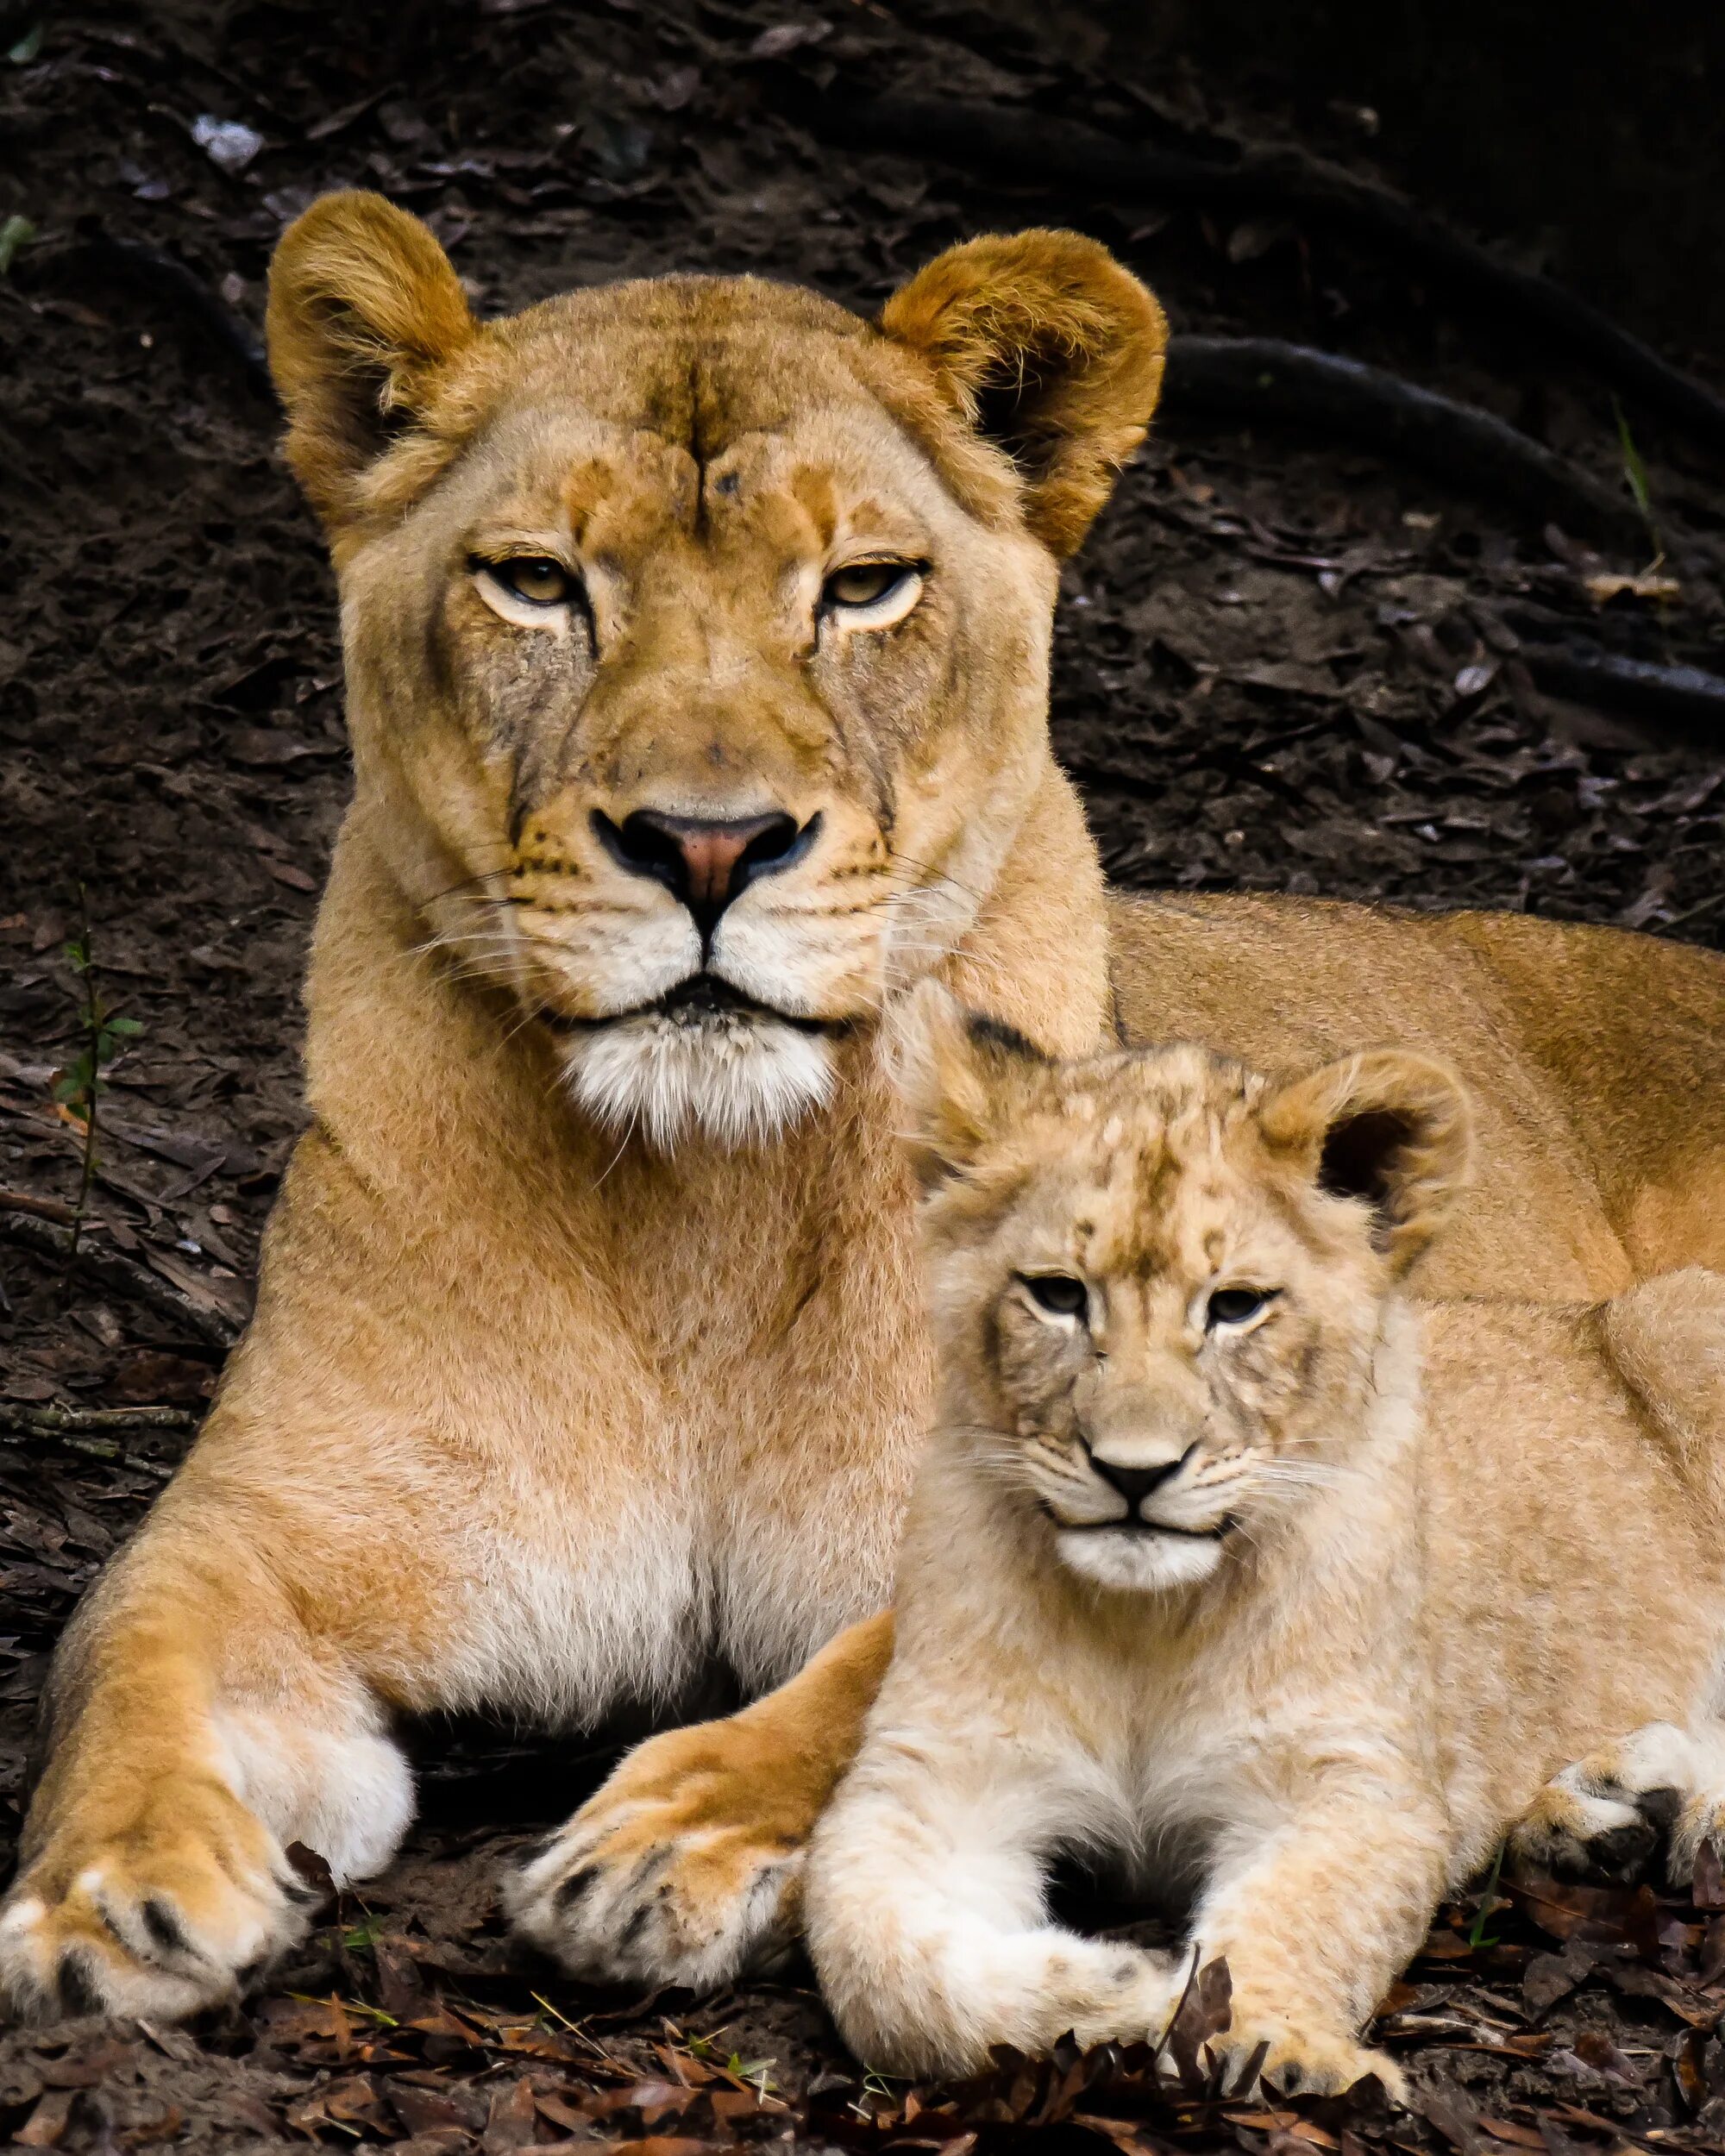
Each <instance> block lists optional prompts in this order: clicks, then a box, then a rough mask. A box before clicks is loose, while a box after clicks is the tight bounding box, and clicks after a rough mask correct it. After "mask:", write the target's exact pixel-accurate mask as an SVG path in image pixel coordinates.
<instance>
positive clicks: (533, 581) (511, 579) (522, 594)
mask: <svg viewBox="0 0 1725 2156" xmlns="http://www.w3.org/2000/svg"><path fill="white" fill-rule="evenodd" d="M485 568H486V574H487V575H488V576H491V577H492V578H494V579H495V580H496V581H497V582H498V583H499V584H500V585H502V586H503V588H504V589H505V591H506V592H514V594H515V596H516V598H517V599H525V600H526V601H527V603H528V605H530V606H561V605H563V604H564V602H565V601H566V600H567V599H568V598H569V597H570V595H571V594H572V593H573V592H574V588H575V583H574V578H573V577H572V576H571V575H570V574H569V573H568V570H567V569H566V568H565V567H563V565H562V563H561V561H552V559H551V557H550V556H549V555H540V554H512V555H510V556H509V557H508V559H507V560H506V561H487V562H486V565H485Z"/></svg>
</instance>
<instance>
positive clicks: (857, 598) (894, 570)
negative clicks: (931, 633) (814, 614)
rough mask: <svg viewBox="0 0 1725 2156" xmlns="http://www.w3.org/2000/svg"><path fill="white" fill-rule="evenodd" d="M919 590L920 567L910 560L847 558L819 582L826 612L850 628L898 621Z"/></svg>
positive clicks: (880, 626)
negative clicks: (844, 564) (842, 565)
mask: <svg viewBox="0 0 1725 2156" xmlns="http://www.w3.org/2000/svg"><path fill="white" fill-rule="evenodd" d="M921 591H922V571H921V570H920V569H919V567H917V566H916V564H915V563H914V562H912V561H851V562H849V563H847V564H846V566H845V567H844V568H842V569H835V570H834V571H833V573H832V574H831V576H830V577H828V579H827V580H826V582H825V584H824V585H823V586H821V593H820V601H821V605H822V606H823V607H824V608H825V610H826V611H827V612H828V613H829V614H831V615H834V616H836V617H837V618H838V619H840V620H841V621H843V622H844V623H845V624H846V625H847V626H848V627H850V628H853V629H890V628H891V627H892V625H893V624H894V622H898V621H902V620H903V619H904V617H905V616H906V614H908V613H909V611H911V609H912V607H913V606H914V605H916V602H917V599H918V597H919V594H920V592H921Z"/></svg>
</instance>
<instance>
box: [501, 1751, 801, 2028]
mask: <svg viewBox="0 0 1725 2156" xmlns="http://www.w3.org/2000/svg"><path fill="white" fill-rule="evenodd" d="M602 1803H603V1793H601V1796H600V1797H599V1798H596V1799H595V1800H594V1805H593V1806H589V1807H588V1808H587V1809H586V1811H583V1812H580V1813H578V1814H576V1816H575V1818H574V1820H573V1821H571V1822H570V1825H569V1827H568V1830H567V1831H566V1832H565V1833H563V1834H561V1835H560V1836H559V1837H557V1838H556V1839H555V1840H554V1841H553V1842H552V1844H551V1846H549V1848H548V1849H545V1850H543V1851H542V1852H539V1853H538V1854H536V1856H534V1857H533V1858H531V1859H530V1861H529V1862H528V1864H527V1865H525V1866H524V1868H523V1870H521V1871H519V1872H517V1874H516V1876H515V1877H514V1878H513V1879H512V1880H511V1881H510V1882H509V1883H508V1885H507V1887H506V1888H505V1902H506V1904H507V1906H508V1909H509V1913H510V1915H511V1919H512V1921H513V1923H514V1926H515V1929H516V1931H517V1934H518V1935H519V1936H520V1937H522V1938H523V1939H524V1940H528V1941H529V1942H530V1944H531V1945H533V1946H536V1947H537V1948H539V1949H540V1951H541V1952H544V1953H547V1954H549V1955H550V1956H551V1957H552V1959H554V1960H555V1961H557V1962H559V1963H560V1964H561V1965H562V1967H563V1968H565V1969H567V1970H568V1972H569V1973H570V1975H571V1976H574V1977H581V1978H583V1979H585V1980H586V1982H587V1983H590V1984H650V1985H654V1986H659V1985H663V1984H686V1985H687V1986H688V1987H689V1988H690V1989H692V1990H712V1989H713V1988H714V1987H715V1986H716V1985H718V1984H728V1983H730V1982H731V1981H732V1979H734V1978H735V1977H739V1976H741V1975H743V1973H744V1972H745V1971H749V1972H756V1973H759V1972H761V1971H767V1970H770V1969H772V1968H774V1967H775V1966H778V1965H781V1963H782V1962H783V1961H784V1960H785V1959H787V1956H788V1955H789V1953H790V1952H791V1950H792V1948H793V1946H794V1944H795V1940H796V1938H797V1934H798V1930H799V1924H798V1902H799V1899H800V1896H799V1888H800V1879H801V1873H802V1861H803V1859H802V1852H801V1851H800V1849H795V1850H793V1849H787V1848H785V1847H784V1846H781V1845H775V1844H772V1843H763V1842H762V1841H759V1840H757V1839H756V1838H755V1837H754V1836H753V1835H752V1834H751V1833H750V1832H748V1831H747V1830H746V1829H743V1828H739V1827H729V1826H708V1827H701V1826H696V1825H693V1824H691V1823H689V1822H688V1821H686V1820H683V1821H680V1820H679V1819H678V1818H677V1817H676V1816H675V1808H674V1807H672V1806H670V1805H660V1804H657V1803H650V1802H649V1803H638V1804H632V1805H628V1806H625V1807H622V1808H617V1809H610V1808H606V1809H605V1810H603V1811H602V1812H601V1813H600V1814H599V1816H598V1817H593V1816H590V1814H593V1810H594V1807H596V1806H600V1805H602Z"/></svg>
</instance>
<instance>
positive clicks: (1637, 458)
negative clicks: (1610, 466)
mask: <svg viewBox="0 0 1725 2156" xmlns="http://www.w3.org/2000/svg"><path fill="white" fill-rule="evenodd" d="M1611 410H1612V411H1613V413H1614V414H1615V417H1616V420H1617V447H1618V448H1619V450H1620V451H1621V452H1622V458H1623V477H1624V478H1625V479H1626V480H1628V486H1629V492H1630V493H1631V494H1633V495H1634V498H1635V507H1636V510H1637V511H1639V513H1640V519H1641V522H1642V523H1644V524H1645V525H1646V526H1647V537H1648V538H1649V540H1651V542H1653V553H1654V555H1655V556H1656V557H1657V558H1658V559H1659V560H1661V561H1662V560H1663V559H1664V558H1665V542H1664V541H1663V540H1662V539H1661V538H1660V537H1659V519H1658V517H1655V516H1654V514H1653V487H1652V486H1651V484H1650V483H1649V481H1648V479H1647V466H1646V465H1645V464H1644V463H1643V462H1642V461H1641V453H1640V450H1639V449H1638V448H1636V447H1635V437H1634V435H1632V434H1631V433H1630V431H1629V422H1628V419H1627V418H1626V417H1624V413H1623V407H1622V404H1621V403H1620V402H1619V400H1618V399H1617V398H1615V397H1614V398H1612V399H1611Z"/></svg>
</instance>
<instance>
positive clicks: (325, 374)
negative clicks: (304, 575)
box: [267, 192, 477, 526]
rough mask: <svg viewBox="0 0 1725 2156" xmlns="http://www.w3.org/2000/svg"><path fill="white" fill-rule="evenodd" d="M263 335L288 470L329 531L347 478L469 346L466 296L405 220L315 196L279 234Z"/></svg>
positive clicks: (437, 253)
mask: <svg viewBox="0 0 1725 2156" xmlns="http://www.w3.org/2000/svg"><path fill="white" fill-rule="evenodd" d="M476 327H477V325H476V323H474V317H473V312H472V310H471V309H470V308H469V307H468V305H467V294H466V293H465V292H464V291H462V290H461V282H460V280H459V279H458V278H457V277H456V275H455V271H454V270H453V269H452V268H451V267H450V266H449V256H448V255H447V254H444V252H443V250H442V248H441V247H439V246H438V244H437V242H436V240H435V239H434V238H433V236H432V235H431V234H430V232H429V231H428V230H427V229H426V228H425V226H423V224H421V222H419V220H418V218H417V217H411V216H409V215H408V214H407V212H406V210H398V209H397V208H396V206H395V204H393V203H390V202H386V201H385V200H384V198H383V197H382V196H381V195H373V194H365V193H360V192H353V193H345V194H336V195H325V196H324V197H323V199H322V200H321V201H318V202H314V203H313V204H312V205H311V208H310V209H309V210H306V211H304V214H303V215H301V216H298V217H296V218H295V220H294V222H292V224H291V225H290V226H289V227H288V229H287V230H286V231H285V233H284V234H283V235H282V237H281V241H280V244H279V246H278V247H277V248H276V251H275V259H274V260H273V261H272V263H271V264H270V276H269V316H268V322H267V334H268V339H269V361H270V372H271V373H272V374H273V376H274V378H275V385H276V388H277V390H278V391H279V393H280V397H281V401H282V404H283V405H284V406H285V409H286V411H287V418H288V433H287V455H288V461H289V462H290V463H291V464H292V467H293V469H294V472H295V473H296V475H297V476H298V480H299V483H300V485H301V486H303V487H304V489H305V492H306V495H307V498H309V499H310V501H311V505H312V507H313V508H314V509H316V510H317V513H318V515H319V516H320V517H323V520H324V522H325V523H328V524H329V525H332V526H335V525H339V524H341V523H342V522H343V521H345V519H346V517H348V515H350V514H351V513H352V511H353V506H354V481H355V479H357V478H358V476H359V475H360V473H362V472H363V471H364V470H365V468H366V467H367V465H368V464H370V463H371V462H372V461H373V459H374V458H376V457H377V456H378V455H379V454H380V453H381V452H382V451H383V450H384V449H385V448H387V447H388V444H389V442H390V438H391V436H392V431H393V430H394V429H397V428H398V427H399V425H400V423H401V421H402V419H403V418H404V417H409V416H411V414H412V413H413V412H414V411H415V410H416V409H417V407H418V405H419V404H420V403H421V402H422V401H423V398H424V396H425V393H426V392H427V390H428V388H429V386H430V382H431V380H432V378H433V377H434V376H435V375H436V373H437V371H438V369H439V368H441V367H443V366H444V365H445V364H446V363H447V362H448V361H449V360H452V359H453V358H454V357H455V354H457V353H458V352H459V351H460V350H461V348H462V347H463V346H464V345H465V344H466V343H467V341H468V339H469V338H470V337H472V336H473V335H474V330H475V329H476Z"/></svg>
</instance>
